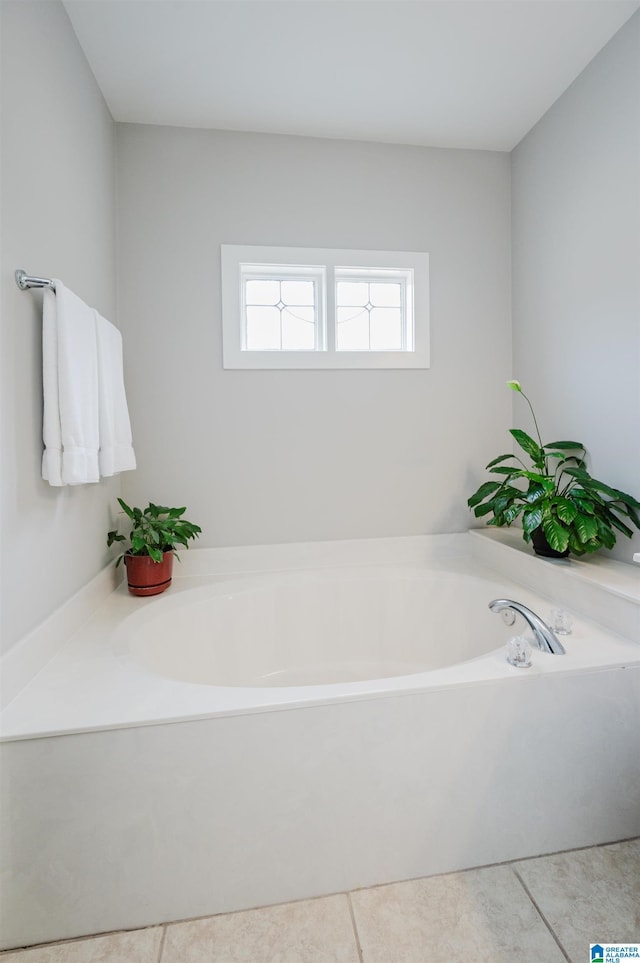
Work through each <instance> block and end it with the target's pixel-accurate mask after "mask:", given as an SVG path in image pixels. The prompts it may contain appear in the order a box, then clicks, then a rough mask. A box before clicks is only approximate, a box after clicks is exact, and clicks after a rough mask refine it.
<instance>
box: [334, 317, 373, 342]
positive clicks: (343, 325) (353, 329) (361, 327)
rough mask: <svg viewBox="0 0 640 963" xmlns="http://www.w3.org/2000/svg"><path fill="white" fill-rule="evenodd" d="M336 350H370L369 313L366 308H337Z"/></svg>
mask: <svg viewBox="0 0 640 963" xmlns="http://www.w3.org/2000/svg"><path fill="white" fill-rule="evenodd" d="M336 320H337V324H336V350H337V351H368V350H369V312H368V311H366V310H365V309H364V308H363V309H362V310H361V311H357V310H356V309H355V308H336Z"/></svg>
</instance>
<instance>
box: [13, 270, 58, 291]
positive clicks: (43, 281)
mask: <svg viewBox="0 0 640 963" xmlns="http://www.w3.org/2000/svg"><path fill="white" fill-rule="evenodd" d="M15 277H16V284H17V285H18V287H19V288H20V290H21V291H28V290H29V288H50V289H51V290H52V291H55V289H56V286H55V284H54V282H53V281H52V280H51V278H36V277H33V276H32V275H31V274H27V272H26V271H23V270H22V269H21V268H19V269H18V270H17V271H16V274H15Z"/></svg>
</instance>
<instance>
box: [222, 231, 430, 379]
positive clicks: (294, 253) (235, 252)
mask: <svg viewBox="0 0 640 963" xmlns="http://www.w3.org/2000/svg"><path fill="white" fill-rule="evenodd" d="M247 266H250V267H251V268H253V267H254V266H256V267H259V268H262V267H264V269H265V271H268V272H269V273H271V274H272V275H273V274H274V273H275V272H276V271H277V270H278V269H281V270H282V272H283V276H285V275H287V274H292V275H294V274H295V275H296V276H297V277H301V276H306V274H305V272H306V271H307V272H311V273H313V274H314V276H316V277H318V278H319V277H321V276H323V277H324V283H319V284H318V288H317V290H318V291H319V292H320V298H319V303H318V315H317V325H318V327H317V332H316V349H315V350H311V349H309V350H306V351H289V350H278V349H275V350H273V349H272V350H268V351H253V350H247V349H246V347H245V345H244V343H243V342H244V341H245V337H246V332H245V327H244V280H245V279H247V277H248V273H249V272H248V270H247ZM336 269H338V270H339V272H340V276H339V277H338V280H346V277H347V274H346V272H350V273H351V274H352V275H353V276H354V277H361V276H362V275H363V274H366V273H370V274H372V275H377V276H380V275H382V276H384V274H385V272H395V273H396V275H397V273H398V272H402V274H403V276H404V279H405V288H404V289H405V291H406V292H407V294H406V301H407V303H406V305H405V307H407V309H411V308H413V325H412V331H411V332H410V333H409V335H408V336H407V338H406V342H407V345H406V347H404V348H403V349H402V350H396V351H375V350H367V351H336V335H335V313H336V312H335V302H336V283H337V280H336ZM221 270H222V341H223V366H224V368H225V369H287V368H293V369H312V368H324V369H336V368H338V369H339V368H428V367H429V255H428V254H426V253H419V252H415V251H413V252H408V251H354V250H344V249H341V250H336V249H332V248H295V247H262V246H256V245H241V244H223V245H222V246H221ZM342 272H345V273H344V274H343V273H342ZM256 273H258V272H256ZM372 279H373V278H372Z"/></svg>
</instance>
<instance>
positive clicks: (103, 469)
mask: <svg viewBox="0 0 640 963" xmlns="http://www.w3.org/2000/svg"><path fill="white" fill-rule="evenodd" d="M94 314H95V325H96V342H97V346H98V419H99V428H100V452H99V462H100V474H101V475H103V476H104V477H108V476H109V475H115V474H117V473H118V472H120V471H130V470H131V469H133V468H135V467H136V456H135V454H134V451H133V447H132V444H131V422H130V421H129V409H128V408H127V398H126V394H125V389H124V375H123V368H122V337H121V335H120V332H119V331H118V329H117V328H115V327H114V326H113V325H112V324H111V323H110V322H109V321H107V320H106V319H105V318H103V317H102V316H101V315H100V314H98V312H97V311H94Z"/></svg>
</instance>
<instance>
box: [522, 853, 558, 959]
mask: <svg viewBox="0 0 640 963" xmlns="http://www.w3.org/2000/svg"><path fill="white" fill-rule="evenodd" d="M511 869H512V870H513V873H514V875H515V877H516V879H517V880H518V882H519V883H520V885H521V886H522V888H523V890H524V891H525V893H526V894H527V896H528V897H529V899H530V900H531V902H532V904H533V906H534V908H535V911H536V913H537V914H538V916H539V917H540V919H541V920H542V922H543V923H544V925H545V926H546V927H547V929H548V930H549V933H550V934H551V936H552V937H553V940H554V942H555V943H556V944H557V946H558V949H559V950H560V952H561V953H562V955H563V956H564V958H565V960H567V961H568V963H572V961H571V957H570V956H569V954H568V953H567V951H566V950H565V948H564V946H563V945H562V943H561V942H560V940H559V938H558V937H557V936H556V934H555V931H554V929H553V927H552V925H551V923H550V922H549V920H548V919H547V917H546V916H545V915H544V913H543V912H542V910H541V909H540V907H539V906H538V903H537V902H536V900H535V899H534V898H533V895H532V893H531V891H530V889H529V887H528V886H527V884H526V883H525V881H524V880H523V878H522V876H521V875H520V873H519V872H518V870H517V869H516V868H515V866H512V867H511Z"/></svg>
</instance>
